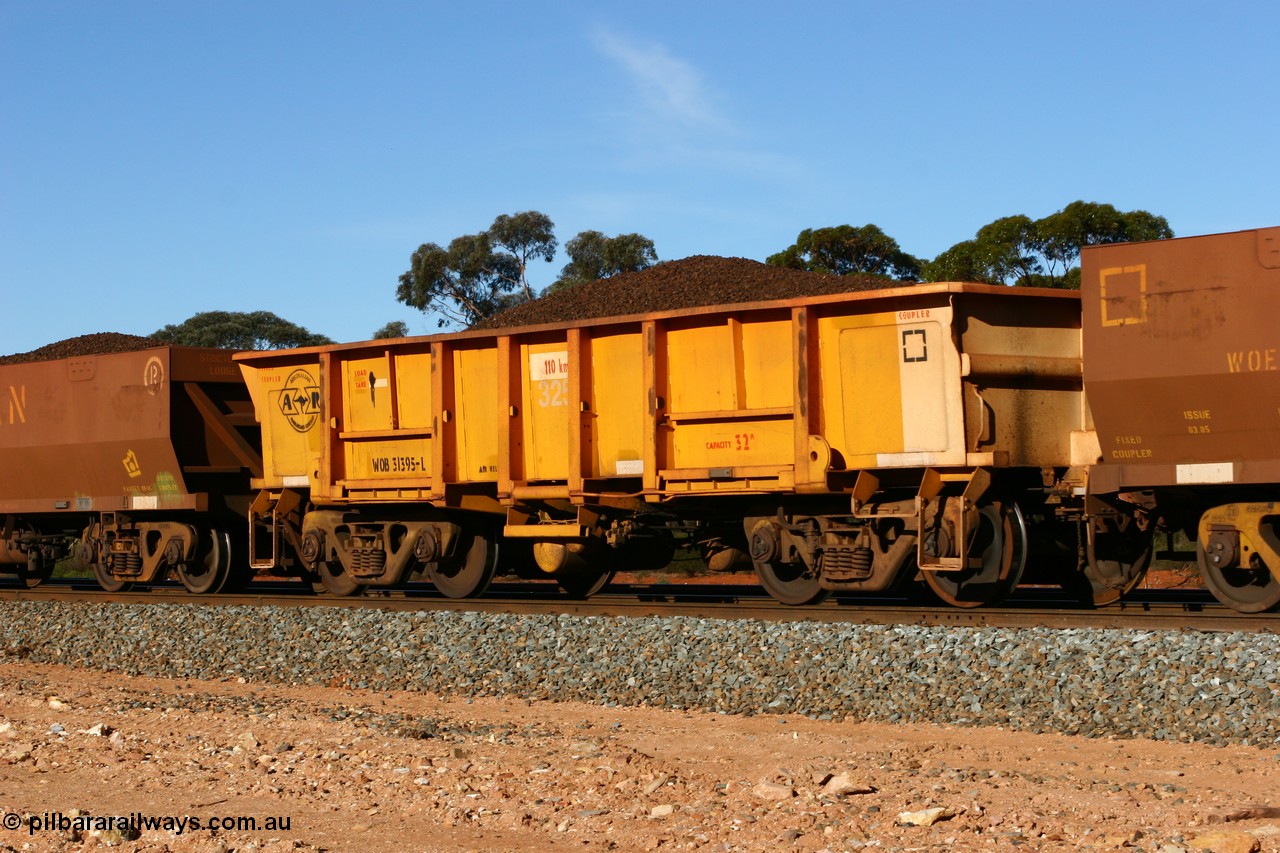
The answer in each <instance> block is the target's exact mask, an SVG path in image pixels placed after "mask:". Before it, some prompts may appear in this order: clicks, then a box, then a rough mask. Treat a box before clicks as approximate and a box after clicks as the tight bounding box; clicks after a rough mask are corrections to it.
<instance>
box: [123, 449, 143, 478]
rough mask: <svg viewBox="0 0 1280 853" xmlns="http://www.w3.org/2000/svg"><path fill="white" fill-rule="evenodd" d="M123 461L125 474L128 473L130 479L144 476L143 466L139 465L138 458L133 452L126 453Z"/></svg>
mask: <svg viewBox="0 0 1280 853" xmlns="http://www.w3.org/2000/svg"><path fill="white" fill-rule="evenodd" d="M121 461H122V462H124V470H125V473H127V474H128V475H129V476H130V477H141V476H142V465H141V464H139V462H138V456H137V454H136V453H134V452H133V451H132V450H130V451H129V452H128V453H126V454H125V456H124V459H122V460H121Z"/></svg>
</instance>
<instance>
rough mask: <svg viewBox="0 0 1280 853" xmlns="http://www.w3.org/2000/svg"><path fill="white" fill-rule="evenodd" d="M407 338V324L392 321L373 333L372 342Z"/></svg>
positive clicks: (400, 321) (402, 321) (401, 321)
mask: <svg viewBox="0 0 1280 853" xmlns="http://www.w3.org/2000/svg"><path fill="white" fill-rule="evenodd" d="M407 337H409V324H408V323H406V322H405V321H404V320H392V321H391V322H390V323H388V324H387V325H385V326H383V327H382V328H381V329H379V330H378V331H376V332H374V333H373V340H375V341H383V340H386V339H387V338H407Z"/></svg>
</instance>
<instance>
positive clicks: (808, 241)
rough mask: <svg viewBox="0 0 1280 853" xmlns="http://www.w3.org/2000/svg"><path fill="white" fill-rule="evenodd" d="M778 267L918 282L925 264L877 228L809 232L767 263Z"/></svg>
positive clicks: (871, 226)
mask: <svg viewBox="0 0 1280 853" xmlns="http://www.w3.org/2000/svg"><path fill="white" fill-rule="evenodd" d="M765 263H767V264H771V265H773V266H777V267H787V268H789V269H797V270H806V271H808V272H819V273H828V274H831V275H850V274H852V273H860V274H863V275H878V276H883V277H885V278H890V279H898V280H901V281H915V280H916V279H917V278H918V277H919V275H920V267H921V261H920V259H919V258H916V257H914V256H912V255H908V254H907V253H906V252H904V251H902V248H901V247H900V246H899V245H898V241H897V240H894V239H893V238H892V237H890V236H889V235H887V234H885V233H884V232H883V231H881V230H880V228H878V227H877V226H875V225H871V224H868V225H863V226H862V227H855V226H853V225H835V226H832V227H829V228H806V229H805V230H803V231H801V232H800V235H799V236H798V237H796V242H795V243H794V244H793V245H791V246H789V247H788V248H786V249H784V250H783V251H781V252H779V253H777V254H776V255H770V256H769V257H768V258H766V259H765Z"/></svg>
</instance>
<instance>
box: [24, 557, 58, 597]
mask: <svg viewBox="0 0 1280 853" xmlns="http://www.w3.org/2000/svg"><path fill="white" fill-rule="evenodd" d="M54 565H55V563H54V561H53V560H51V559H49V558H48V557H45V556H43V555H41V554H32V555H31V557H30V559H28V560H27V567H26V568H25V569H22V568H20V569H18V580H20V581H22V582H23V583H24V584H26V586H27V588H28V589H32V588H34V587H37V586H39V585H40V584H42V583H44V582H45V581H47V580H48V579H49V578H50V577H51V576H52V575H53V567H54Z"/></svg>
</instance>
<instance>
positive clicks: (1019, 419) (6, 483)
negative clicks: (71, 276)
mask: <svg viewBox="0 0 1280 853" xmlns="http://www.w3.org/2000/svg"><path fill="white" fill-rule="evenodd" d="M717 262H723V263H717ZM726 263H728V262H727V260H726V259H707V258H691V259H687V260H686V261H676V262H670V263H668V264H663V265H660V266H659V267H657V268H654V270H656V271H657V272H654V271H644V272H642V273H632V274H628V275H631V276H644V275H645V274H646V273H648V274H649V275H650V276H651V277H653V278H654V280H655V281H657V280H660V281H661V289H659V290H655V291H654V292H652V293H650V294H648V296H647V297H644V294H640V295H639V296H638V295H637V291H636V290H635V289H634V288H631V289H627V290H618V291H616V292H617V293H618V295H619V298H617V299H613V300H611V299H610V298H609V296H608V294H609V291H608V288H609V287H610V286H611V282H608V281H605V282H596V283H592V284H588V285H583V286H582V287H585V288H587V290H573V291H569V292H568V294H556V295H554V297H555V298H559V299H560V300H561V303H560V304H558V305H557V304H556V303H554V302H550V301H547V300H545V299H544V300H542V301H540V302H539V303H533V304H531V305H527V306H521V307H520V308H518V309H516V310H515V311H513V312H512V314H511V315H510V317H509V318H508V319H509V320H510V323H512V324H513V325H506V326H503V325H501V322H497V323H492V322H491V323H490V324H488V325H487V326H486V327H484V328H475V329H472V330H469V331H465V332H459V333H455V334H445V335H434V336H426V337H418V338H404V339H397V340H389V341H387V340H382V341H370V342H364V343H353V344H342V345H332V346H324V347H315V348H308V349H298V350H284V351H275V352H245V353H239V354H237V355H235V357H234V359H235V362H234V363H235V364H238V367H239V371H240V374H241V376H239V377H238V376H236V375H235V371H234V367H233V363H232V362H229V361H228V357H229V356H228V354H227V353H220V352H218V351H188V350H183V349H182V348H176V347H174V348H153V349H150V350H140V351H137V352H134V353H120V354H103V355H98V356H93V357H88V358H86V357H84V356H77V355H73V356H71V357H56V358H53V360H49V361H44V362H33V363H19V364H4V363H3V361H5V360H0V393H4V394H6V395H7V396H6V399H5V406H6V407H7V408H0V463H2V464H3V466H4V467H3V469H0V470H3V472H4V473H3V475H0V521H2V522H3V526H2V527H0V571H8V572H10V573H12V574H17V575H18V576H19V577H21V578H24V579H25V580H26V581H27V583H30V584H35V583H38V582H39V581H40V580H41V579H42V578H43V577H44V576H45V575H47V573H48V570H49V568H50V566H51V564H52V562H53V561H55V560H58V559H62V558H64V557H66V556H68V555H71V556H77V557H79V558H81V559H83V560H87V561H88V562H90V563H92V564H93V565H94V567H95V573H96V575H97V577H98V580H99V582H100V583H101V584H102V585H103V586H104V587H107V588H108V589H118V588H121V587H122V586H123V585H125V584H128V583H133V582H135V581H143V582H145V581H149V580H155V579H157V578H160V577H163V576H166V575H176V576H177V577H178V578H179V579H181V580H182V581H183V583H185V584H186V585H187V587H188V588H189V589H191V590H192V591H212V590H216V589H219V588H224V587H229V586H231V585H232V584H233V583H234V581H236V580H237V579H238V570H239V569H240V568H241V567H243V568H244V569H246V570H249V569H251V570H252V571H254V572H256V573H258V574H277V575H278V574H291V575H299V576H302V577H303V578H305V579H308V580H310V581H311V582H312V583H313V584H314V585H315V586H316V588H317V589H318V590H321V591H326V592H328V593H331V594H338V595H346V594H354V593H358V592H360V591H362V590H364V589H366V588H368V587H378V586H394V585H397V584H402V583H405V582H406V581H409V580H422V579H425V580H428V581H430V582H431V583H432V584H434V585H435V586H436V587H437V588H438V589H439V591H440V592H441V593H443V594H444V595H447V596H450V597H457V598H463V597H471V596H477V595H480V594H482V593H483V592H484V591H485V589H486V588H487V587H488V585H489V583H490V581H491V580H492V578H493V577H494V576H495V575H496V574H499V573H501V574H504V575H505V574H517V575H521V576H524V577H538V578H549V579H553V580H554V581H555V582H557V583H558V584H559V586H560V587H561V588H562V589H563V590H564V591H565V592H566V593H568V594H569V595H572V596H579V597H580V596H586V595H590V594H592V593H594V592H596V591H598V590H599V589H601V588H602V587H603V586H605V585H606V584H607V583H608V582H609V580H610V578H611V577H612V576H613V574H614V573H615V572H617V571H621V570H643V569H650V568H656V567H660V566H662V565H665V564H666V563H667V562H668V561H669V560H670V558H671V556H672V553H673V551H674V550H675V548H676V547H677V545H679V544H688V543H695V544H696V546H697V547H698V549H700V551H701V553H702V555H703V557H704V559H705V560H706V561H707V563H708V564H709V565H710V566H711V567H712V568H713V569H723V568H728V567H731V566H734V565H739V564H742V565H747V564H749V565H751V566H753V567H754V570H755V572H756V575H757V576H758V578H759V580H760V583H761V585H762V586H763V587H764V589H766V590H767V591H768V592H769V594H771V595H772V596H773V597H775V598H776V599H778V600H780V601H782V602H786V603H788V604H794V605H803V604H809V603H814V602H817V601H819V600H821V599H822V598H823V597H825V596H827V595H829V594H831V593H833V592H834V593H837V594H839V595H841V596H842V597H847V598H849V599H851V600H852V599H856V597H857V596H858V595H872V594H881V593H896V592H897V591H899V590H901V589H904V588H908V587H913V586H915V585H917V584H923V585H924V586H926V587H927V588H928V589H930V590H931V591H932V592H933V593H934V594H935V595H936V596H937V597H938V598H940V599H941V600H942V601H944V602H947V603H949V604H951V605H955V606H959V607H974V606H980V605H987V604H993V603H996V602H999V601H1001V600H1002V599H1004V598H1005V597H1006V596H1008V595H1009V594H1010V593H1011V592H1012V591H1013V589H1014V588H1015V587H1016V586H1018V585H1019V584H1020V583H1023V584H1025V583H1035V584H1053V585H1057V586H1061V587H1064V588H1066V589H1068V590H1069V591H1071V593H1073V594H1075V595H1076V596H1078V597H1079V598H1081V599H1083V600H1085V601H1086V602H1089V603H1092V604H1094V605H1105V604H1108V603H1111V602H1113V601H1116V600H1118V599H1119V598H1120V597H1122V596H1123V595H1124V594H1125V593H1126V592H1128V591H1129V590H1131V589H1133V588H1134V587H1135V586H1137V585H1138V584H1139V583H1140V582H1141V580H1142V578H1143V576H1144V574H1145V572H1146V570H1147V567H1148V565H1149V564H1150V561H1151V559H1152V556H1153V553H1154V546H1155V542H1156V534H1157V533H1158V532H1163V533H1169V534H1172V533H1173V532H1177V531H1182V532H1185V533H1186V534H1187V536H1188V537H1189V538H1190V540H1192V541H1194V542H1195V543H1196V546H1195V551H1187V552H1185V553H1184V552H1173V551H1172V546H1170V550H1169V551H1168V552H1166V553H1168V554H1171V555H1172V556H1176V557H1182V558H1187V559H1195V560H1198V562H1199V565H1200V568H1201V572H1202V574H1203V576H1204V578H1205V583H1206V586H1207V587H1208V588H1209V589H1210V590H1211V591H1212V592H1213V594H1214V595H1215V596H1217V597H1218V598H1219V599H1220V600H1222V601H1223V602H1225V603H1226V604H1228V605H1230V606H1231V607H1234V608H1236V609H1237V610H1242V611H1246V612H1257V611H1262V610H1268V609H1273V608H1276V607H1277V606H1280V536H1278V535H1277V530H1276V518H1277V516H1280V510H1278V509H1277V503H1276V501H1277V499H1278V496H1280V355H1277V342H1276V332H1275V327H1276V323H1275V320H1276V317H1275V312H1274V310H1273V306H1274V304H1275V297H1274V295H1275V293H1276V292H1277V291H1278V290H1280V228H1271V229H1261V230H1255V231H1242V232H1237V233H1233V234H1221V235H1212V236H1207V237H1192V238H1181V239H1174V240H1165V241H1156V242H1151V243H1133V244H1116V245H1110V246H1095V247H1089V248H1086V249H1084V251H1083V253H1082V273H1081V281H1082V288H1081V291H1080V293H1079V294H1077V293H1075V292H1070V291H1058V290H1044V289H1036V288H1007V287H995V286H990V285H979V284H966V283H943V284H921V285H915V286H897V285H896V283H894V284H893V285H891V286H888V287H884V286H882V285H884V284H885V283H884V282H874V283H871V282H866V281H846V282H841V281H840V280H835V281H830V280H826V278H825V277H811V278H810V279H807V280H806V281H805V282H804V283H802V284H800V285H797V286H796V287H795V289H793V290H787V289H785V287H781V288H779V289H775V290H772V291H769V292H767V293H761V292H760V291H759V290H758V288H756V287H755V285H756V283H757V282H756V280H754V279H752V278H751V276H753V275H754V276H765V275H767V276H771V277H776V276H779V275H781V274H782V273H781V272H780V271H776V270H774V268H765V267H764V266H763V265H760V264H755V263H754V262H749V261H734V262H732V263H728V265H727V266H726ZM735 265H737V266H736V267H735ZM742 265H751V266H750V267H749V268H748V267H744V266H742ZM766 269H767V270H769V271H768V272H767V273H765V272H762V270H766ZM735 270H736V271H737V272H735ZM684 273H688V274H689V276H690V278H689V280H688V281H687V282H685V283H684V285H682V284H681V275H682V274H684ZM738 273H743V275H742V276H741V280H739V275H738ZM747 273H750V275H747ZM785 274H786V275H792V274H793V273H791V272H790V271H786V273H785ZM620 278H621V277H620ZM820 279H821V280H820ZM640 280H641V279H634V280H632V282H633V283H634V282H635V281H640ZM708 282H711V284H712V286H711V287H710V288H709V289H708V288H707V287H706V285H707V283H708ZM779 282H780V283H782V284H785V285H786V287H792V285H794V284H795V282H794V281H791V280H788V281H787V282H785V283H784V282H781V279H779ZM617 283H618V282H616V281H615V282H613V283H612V284H613V285H616V284H617ZM624 283H625V282H624ZM703 292H705V293H708V294H713V295H712V298H713V299H719V301H720V302H722V303H724V304H710V305H708V304H704V303H705V302H706V301H709V300H708V299H706V298H705V296H700V295H699V294H700V293H703ZM766 296H767V298H762V297H766ZM641 297H644V298H641ZM566 300H568V301H570V302H571V301H572V300H577V301H578V303H579V304H578V305H577V306H571V305H567V304H565V301H566ZM624 312H625V313H624ZM601 314H605V315H607V316H598V315H601Z"/></svg>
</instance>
